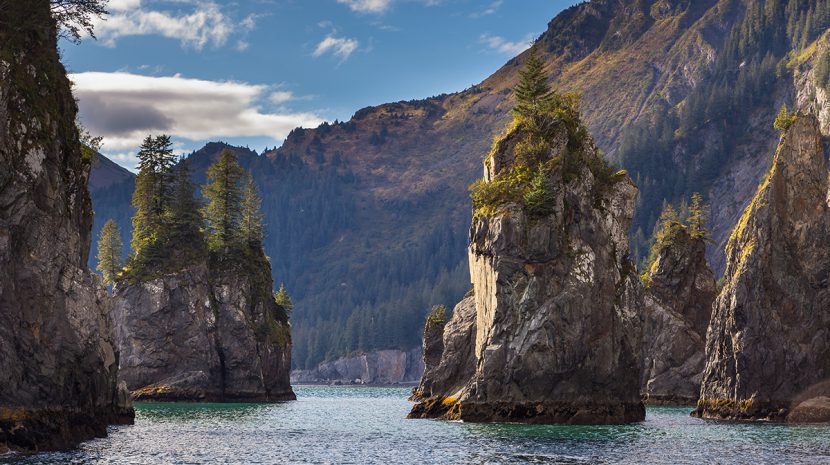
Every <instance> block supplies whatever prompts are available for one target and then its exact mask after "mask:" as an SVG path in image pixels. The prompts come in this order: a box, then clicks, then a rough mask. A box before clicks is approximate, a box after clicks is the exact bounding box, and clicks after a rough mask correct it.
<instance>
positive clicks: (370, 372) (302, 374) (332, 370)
mask: <svg viewBox="0 0 830 465" xmlns="http://www.w3.org/2000/svg"><path fill="white" fill-rule="evenodd" d="M423 372H424V364H423V362H422V361H421V350H420V349H417V348H416V349H412V350H409V351H403V350H398V349H388V350H374V351H371V352H366V353H362V354H357V355H353V356H350V357H341V358H338V359H337V360H333V361H331V362H324V363H321V364H320V365H318V366H317V368H315V369H313V370H294V371H292V372H291V382H292V383H295V384H300V383H303V384H373V385H391V384H409V383H417V382H418V380H419V379H420V378H421V374H422V373H423Z"/></svg>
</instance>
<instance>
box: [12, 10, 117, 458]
mask: <svg viewBox="0 0 830 465" xmlns="http://www.w3.org/2000/svg"><path fill="white" fill-rule="evenodd" d="M49 5H50V4H49V2H48V1H46V0H31V1H25V2H5V3H4V4H3V6H2V8H0V25H2V27H0V452H1V451H3V450H7V449H11V450H47V449H63V448H69V447H72V446H74V445H76V444H77V443H78V442H80V441H83V440H87V439H91V438H93V437H102V436H106V434H107V425H109V424H113V423H131V422H132V420H133V409H132V406H131V405H130V403H129V398H128V396H127V395H126V392H125V390H124V389H123V386H121V387H120V389H119V386H118V384H117V369H118V350H117V348H116V345H115V338H114V334H113V326H112V320H111V318H110V302H109V297H108V295H107V292H106V289H105V288H104V286H103V284H102V283H101V281H100V280H99V279H98V278H97V277H96V276H95V275H93V274H92V273H90V271H89V270H88V269H87V266H86V261H87V255H88V253H89V246H90V235H91V233H90V229H91V226H92V210H91V204H90V200H89V193H88V191H87V182H88V178H89V168H90V160H89V158H88V157H87V156H86V154H85V153H83V152H82V150H81V145H80V142H79V140H78V132H77V129H76V127H75V115H76V113H77V108H76V105H75V101H74V99H73V98H72V93H71V91H70V84H69V80H68V79H67V77H66V72H65V70H64V68H63V66H62V65H61V64H60V61H59V58H58V53H57V39H56V29H55V23H54V21H53V20H52V17H51V13H50V7H49ZM11 25H15V27H12V26H11Z"/></svg>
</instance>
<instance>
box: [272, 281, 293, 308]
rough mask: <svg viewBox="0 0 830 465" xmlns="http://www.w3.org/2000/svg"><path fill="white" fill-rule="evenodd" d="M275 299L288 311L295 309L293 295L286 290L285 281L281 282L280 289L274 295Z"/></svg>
mask: <svg viewBox="0 0 830 465" xmlns="http://www.w3.org/2000/svg"><path fill="white" fill-rule="evenodd" d="M274 301H275V302H276V303H277V305H279V306H280V307H282V309H283V310H285V311H286V312H289V313H290V312H291V310H293V309H294V302H293V301H292V300H291V296H289V295H288V291H286V290H285V283H281V284H280V290H279V291H277V294H276V295H274Z"/></svg>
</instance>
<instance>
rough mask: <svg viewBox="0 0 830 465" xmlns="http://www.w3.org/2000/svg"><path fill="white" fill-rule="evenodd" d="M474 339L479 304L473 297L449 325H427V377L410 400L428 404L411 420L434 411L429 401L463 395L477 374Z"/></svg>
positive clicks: (464, 302)
mask: <svg viewBox="0 0 830 465" xmlns="http://www.w3.org/2000/svg"><path fill="white" fill-rule="evenodd" d="M475 335H476V301H475V296H474V295H472V294H470V295H468V296H466V297H464V299H463V300H462V301H461V302H459V303H458V305H456V306H455V309H453V312H452V317H451V318H450V319H449V321H447V322H446V323H444V324H440V325H439V324H435V323H434V322H431V321H427V323H426V326H425V327H424V375H423V377H421V383H420V384H419V385H418V387H416V388H415V389H414V391H413V393H412V397H411V400H415V401H426V402H425V403H424V404H420V405H417V406H416V409H417V410H415V411H413V415H412V416H416V417H417V416H420V415H421V414H425V413H426V412H428V411H429V410H431V409H432V408H434V407H432V406H430V399H432V402H434V401H436V400H440V401H443V398H445V397H448V398H453V397H455V398H458V397H459V396H460V395H461V391H462V390H463V389H464V387H465V386H466V385H467V382H468V381H469V380H470V378H472V376H473V375H474V374H475V371H476V354H475ZM438 349H440V352H439V351H438ZM427 354H429V355H427ZM442 394H443V397H441V395H442Z"/></svg>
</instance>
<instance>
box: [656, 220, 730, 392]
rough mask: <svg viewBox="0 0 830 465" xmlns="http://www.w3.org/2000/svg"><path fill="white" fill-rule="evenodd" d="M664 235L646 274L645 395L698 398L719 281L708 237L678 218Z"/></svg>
mask: <svg viewBox="0 0 830 465" xmlns="http://www.w3.org/2000/svg"><path fill="white" fill-rule="evenodd" d="M665 241H666V243H665V244H664V245H662V246H661V248H660V249H659V254H658V256H657V259H656V261H655V262H654V264H653V265H652V267H651V269H650V270H649V271H648V275H647V282H648V283H649V286H648V289H647V293H646V305H645V311H646V321H645V325H644V332H643V360H644V369H643V377H642V388H641V389H642V395H643V400H644V401H645V402H647V403H651V404H694V403H695V402H697V400H698V396H699V394H700V380H701V378H702V377H703V368H704V364H705V363H704V362H705V357H704V350H705V341H706V329H707V328H708V326H709V319H710V317H711V315H712V303H713V302H714V301H715V297H717V283H716V281H715V275H714V273H713V272H712V270H711V269H710V268H709V265H708V264H707V262H706V241H705V239H704V238H703V237H694V236H693V235H692V234H691V233H690V231H689V228H688V227H686V226H683V225H680V224H676V225H674V226H672V227H671V231H670V233H669V236H668V237H667V238H666V239H665Z"/></svg>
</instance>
